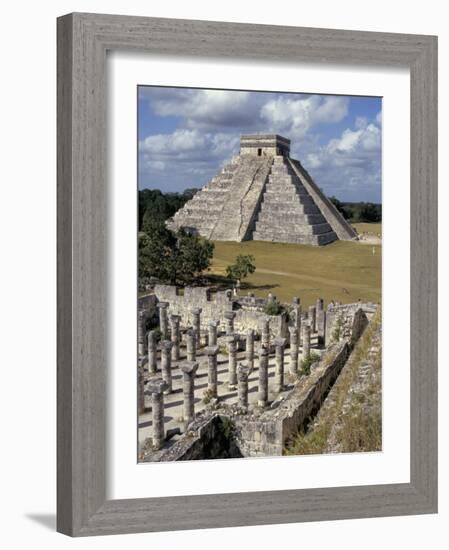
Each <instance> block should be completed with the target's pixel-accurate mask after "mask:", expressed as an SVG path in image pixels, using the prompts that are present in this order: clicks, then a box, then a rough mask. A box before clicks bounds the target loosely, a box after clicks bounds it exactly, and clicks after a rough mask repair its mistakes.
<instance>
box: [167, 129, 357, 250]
mask: <svg viewBox="0 0 449 550" xmlns="http://www.w3.org/2000/svg"><path fill="white" fill-rule="evenodd" d="M167 225H168V227H170V228H174V229H176V228H180V227H184V228H185V229H187V230H189V231H193V232H196V233H198V234H199V235H201V236H203V237H206V238H207V239H211V240H214V241H237V242H240V241H246V240H255V241H271V242H280V243H298V244H310V245H316V246H320V245H326V244H329V243H332V242H333V241H336V240H337V239H340V240H351V239H355V238H356V237H357V235H356V232H355V231H354V229H353V228H352V227H351V226H350V225H349V224H348V223H347V221H346V220H345V219H344V218H343V216H342V215H341V214H340V212H338V210H337V208H336V207H335V206H334V205H333V204H332V202H331V201H330V200H329V199H328V198H327V197H326V196H325V195H324V193H323V192H322V191H321V190H320V188H319V187H318V186H317V185H316V184H315V183H314V181H313V180H312V178H311V177H310V175H309V174H308V173H307V171H306V170H305V169H304V167H303V166H302V164H301V163H300V162H299V161H298V160H295V159H293V158H291V157H290V140H289V139H287V138H285V137H282V136H279V135H268V134H266V135H243V136H241V138H240V154H239V155H238V156H236V157H234V158H233V159H232V160H231V162H229V163H228V164H226V165H225V166H224V167H223V169H222V171H221V172H220V173H219V174H218V175H217V176H215V177H214V178H213V179H212V180H211V181H210V182H209V183H208V184H207V185H206V186H205V187H204V188H203V189H202V190H201V191H200V192H198V193H197V194H196V195H195V196H194V197H193V198H192V199H191V200H190V201H189V202H187V203H186V204H185V206H184V207H183V208H182V209H181V210H179V211H178V212H177V213H176V214H175V216H174V217H173V218H172V219H170V220H169V221H168V222H167Z"/></svg>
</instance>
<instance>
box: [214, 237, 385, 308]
mask: <svg viewBox="0 0 449 550" xmlns="http://www.w3.org/2000/svg"><path fill="white" fill-rule="evenodd" d="M373 249H374V254H373ZM381 250H382V248H381V246H377V245H376V246H366V245H361V244H359V243H357V242H350V241H337V242H334V243H332V244H330V245H327V246H321V247H315V246H306V245H297V244H286V243H268V242H260V241H246V242H242V243H236V242H222V241H216V242H215V251H214V258H213V261H212V268H211V273H212V274H214V275H220V276H223V275H224V274H225V270H226V266H227V265H229V264H231V263H232V262H233V261H234V260H235V258H236V256H237V255H238V254H252V255H253V256H254V257H255V260H256V272H255V273H254V274H252V275H250V276H249V277H248V278H247V279H244V281H243V284H242V289H241V291H242V293H243V292H246V291H251V292H254V293H255V294H256V295H257V296H264V297H265V296H266V295H267V293H268V292H272V293H273V294H275V295H276V296H277V298H278V299H279V300H280V301H281V302H290V301H291V299H292V297H293V296H299V297H300V298H301V302H302V304H303V306H308V305H311V304H314V303H315V302H316V299H317V298H318V297H321V298H324V300H325V301H326V302H330V301H331V300H338V301H339V302H342V303H351V302H355V301H357V300H358V299H359V298H360V299H361V300H362V301H372V302H376V303H380V299H381V272H382V254H381Z"/></svg>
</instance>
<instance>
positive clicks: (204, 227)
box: [167, 157, 239, 239]
mask: <svg viewBox="0 0 449 550" xmlns="http://www.w3.org/2000/svg"><path fill="white" fill-rule="evenodd" d="M238 163H239V157H234V158H233V159H232V160H231V162H229V163H228V164H226V165H225V166H224V167H223V169H222V170H221V172H220V173H219V174H217V175H216V176H215V177H213V178H212V179H211V181H210V182H209V183H208V184H207V185H206V186H205V187H203V189H201V191H199V192H198V193H196V194H195V195H194V196H193V198H192V199H191V200H189V201H188V202H187V203H186V204H185V205H184V207H183V208H181V209H180V210H178V212H176V214H175V215H174V216H173V218H171V219H170V220H168V222H167V226H168V227H169V228H170V229H178V228H180V227H184V228H185V229H187V230H189V231H193V232H194V233H198V234H199V235H201V236H203V237H206V238H207V239H210V238H211V234H212V231H213V229H214V227H215V225H216V224H217V223H218V221H219V219H220V217H221V213H222V210H223V206H224V205H225V202H226V198H227V196H228V193H229V187H230V185H231V182H232V178H233V175H234V172H235V170H236V168H237V166H238Z"/></svg>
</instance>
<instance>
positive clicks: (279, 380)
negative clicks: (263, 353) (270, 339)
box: [274, 338, 286, 393]
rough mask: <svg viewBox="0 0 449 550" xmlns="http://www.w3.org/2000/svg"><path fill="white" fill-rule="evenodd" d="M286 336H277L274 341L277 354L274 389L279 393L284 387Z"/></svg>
mask: <svg viewBox="0 0 449 550" xmlns="http://www.w3.org/2000/svg"><path fill="white" fill-rule="evenodd" d="M285 342H286V340H285V338H276V339H275V341H274V346H275V350H276V351H275V355H276V370H275V375H274V391H275V392H277V393H279V392H281V391H282V390H283V388H284V350H285Z"/></svg>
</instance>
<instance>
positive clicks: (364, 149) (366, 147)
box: [304, 119, 382, 200]
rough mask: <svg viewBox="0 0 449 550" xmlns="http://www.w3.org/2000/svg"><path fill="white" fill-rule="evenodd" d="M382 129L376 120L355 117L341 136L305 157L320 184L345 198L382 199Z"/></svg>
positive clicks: (328, 190)
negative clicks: (352, 123)
mask: <svg viewBox="0 0 449 550" xmlns="http://www.w3.org/2000/svg"><path fill="white" fill-rule="evenodd" d="M381 146H382V143H381V130H380V128H379V127H378V126H377V125H376V124H375V123H374V122H371V123H368V121H367V120H366V119H365V120H360V119H358V120H357V119H356V121H355V123H354V129H352V128H346V129H345V130H344V131H343V132H342V133H341V135H340V137H339V138H334V139H331V140H330V141H329V142H328V143H327V144H326V145H324V146H322V147H319V148H317V149H315V150H314V151H312V152H310V153H309V154H307V155H306V157H305V158H304V166H305V167H306V169H308V170H310V172H311V174H312V176H313V177H314V178H315V180H316V182H317V184H318V185H320V186H321V187H322V188H323V190H324V191H325V192H326V193H327V194H333V195H336V196H339V197H343V198H344V199H346V200H360V197H361V196H362V197H367V196H368V197H371V198H370V199H366V200H380V186H381Z"/></svg>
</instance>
